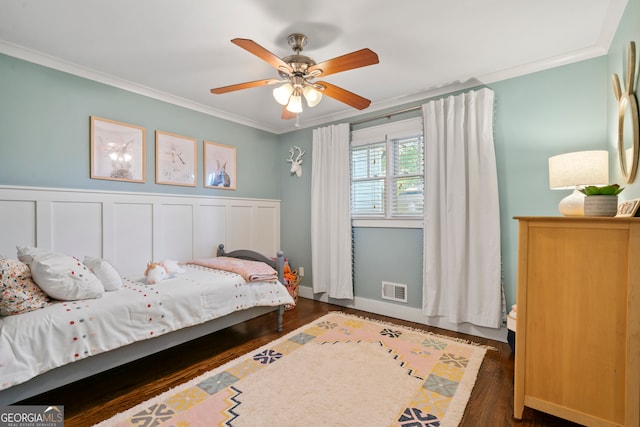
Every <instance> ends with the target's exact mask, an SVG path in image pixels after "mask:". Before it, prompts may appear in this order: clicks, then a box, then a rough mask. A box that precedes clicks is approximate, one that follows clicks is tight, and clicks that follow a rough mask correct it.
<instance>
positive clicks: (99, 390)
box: [21, 298, 577, 427]
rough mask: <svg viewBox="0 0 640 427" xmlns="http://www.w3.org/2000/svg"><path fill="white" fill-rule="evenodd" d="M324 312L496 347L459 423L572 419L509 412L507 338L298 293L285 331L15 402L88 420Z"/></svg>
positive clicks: (267, 321) (238, 331) (249, 330)
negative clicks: (484, 336)
mask: <svg viewBox="0 0 640 427" xmlns="http://www.w3.org/2000/svg"><path fill="white" fill-rule="evenodd" d="M329 311H343V312H345V313H351V314H356V315H359V316H364V317H369V318H373V319H379V320H384V321H389V322H394V323H397V324H400V325H405V326H409V327H413V328H418V329H423V330H427V331H431V332H436V333H440V334H443V335H449V336H453V337H457V338H462V339H466V340H471V341H475V342H477V343H479V344H482V345H488V346H491V347H494V348H495V349H496V350H489V351H487V355H486V357H485V359H484V361H483V362H482V367H481V369H480V373H479V375H478V380H477V382H476V385H475V387H474V389H473V392H472V394H471V399H470V400H469V403H468V405H467V409H466V411H465V414H464V417H463V419H462V422H461V424H460V425H461V426H467V427H469V426H472V427H476V426H482V427H485V426H486V427H494V426H495V427H499V426H516V427H518V426H522V427H530V426H562V427H567V426H572V427H575V426H577V424H574V423H571V422H568V421H564V420H561V419H558V418H555V417H552V416H550V415H547V414H544V413H542V412H538V411H534V410H532V409H529V408H525V412H524V416H523V419H522V420H521V421H516V420H514V419H513V416H512V413H513V367H514V366H513V365H514V359H513V355H512V354H511V350H510V348H509V346H508V345H507V344H506V343H501V342H496V341H491V340H487V339H482V338H477V337H473V336H469V335H464V334H458V333H455V332H450V331H446V330H442V329H437V328H432V327H428V326H425V325H421V324H417V323H411V322H406V321H402V320H397V319H392V318H388V317H384V316H379V315H376V314H372V313H367V312H363V311H358V310H353V309H348V308H344V307H340V306H335V305H330V304H325V303H322V302H317V301H312V300H308V299H303V298H301V299H300V301H299V303H298V306H297V307H296V308H295V310H292V311H287V312H285V316H284V330H283V331H282V332H281V333H277V332H275V327H274V325H275V323H276V315H275V313H270V314H267V315H265V316H262V317H259V318H256V319H253V320H251V321H248V322H245V323H243V324H241V325H236V326H233V327H230V328H227V329H224V330H222V331H219V332H216V333H214V334H211V335H208V336H206V337H203V338H199V339H197V340H194V341H191V342H189V343H186V344H183V345H181V346H179V347H175V348H171V349H168V350H165V351H163V352H161V353H158V354H155V355H152V356H149V357H147V358H145V359H142V360H139V361H135V362H132V363H129V364H127V365H124V366H122V367H118V368H115V369H112V370H110V371H108V372H105V373H103V374H99V375H96V376H93V377H91V378H88V379H85V380H82V381H79V382H77V383H74V384H70V385H68V386H65V387H62V388H59V389H57V390H54V391H52V392H49V393H46V394H43V395H40V396H37V397H34V398H32V399H29V400H26V401H24V402H21V404H31V405H51V404H57V405H64V410H65V427H75V426H80V427H86V426H91V425H93V424H95V423H97V422H100V421H102V420H105V419H107V418H110V417H111V416H113V415H115V414H117V413H118V412H122V411H124V410H125V409H128V408H130V407H132V406H134V405H136V404H138V403H141V402H143V401H144V400H146V399H148V398H150V397H152V396H154V395H157V394H159V393H162V392H164V391H166V390H168V389H170V388H172V387H176V386H178V385H179V384H181V383H183V382H185V381H187V380H189V379H191V378H194V377H196V376H198V375H201V374H203V373H205V372H207V371H209V370H211V369H214V368H216V367H217V366H220V365H222V364H224V363H226V362H228V361H231V360H233V359H235V358H236V357H238V356H241V355H242V354H245V353H247V352H249V351H252V350H254V349H256V348H258V347H261V346H263V345H265V344H267V343H268V342H270V341H272V340H274V339H276V338H278V337H279V336H281V335H284V334H286V333H288V332H291V331H293V330H294V329H297V328H298V327H300V326H303V325H305V324H307V323H309V322H311V321H313V320H315V319H317V318H319V317H321V316H323V315H324V314H326V313H328V312H329Z"/></svg>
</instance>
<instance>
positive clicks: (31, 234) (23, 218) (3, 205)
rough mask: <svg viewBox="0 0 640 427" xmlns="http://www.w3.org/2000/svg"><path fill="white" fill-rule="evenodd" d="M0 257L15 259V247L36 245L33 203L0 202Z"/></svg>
mask: <svg viewBox="0 0 640 427" xmlns="http://www.w3.org/2000/svg"><path fill="white" fill-rule="evenodd" d="M0 218H1V220H0V255H3V256H7V257H16V245H20V246H34V245H35V244H36V203H35V201H32V200H30V201H22V200H0Z"/></svg>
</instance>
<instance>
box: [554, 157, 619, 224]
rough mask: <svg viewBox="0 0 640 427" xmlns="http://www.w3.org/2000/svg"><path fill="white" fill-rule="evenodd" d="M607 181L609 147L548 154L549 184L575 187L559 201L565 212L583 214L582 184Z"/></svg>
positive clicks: (559, 207) (569, 188)
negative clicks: (607, 149)
mask: <svg viewBox="0 0 640 427" xmlns="http://www.w3.org/2000/svg"><path fill="white" fill-rule="evenodd" d="M608 183H609V152H608V151H606V150H592V151H576V152H573V153H565V154H559V155H557V156H553V157H549V187H550V188H551V189H552V190H573V193H571V194H570V195H568V196H567V197H565V198H564V199H562V200H561V201H560V203H559V204H558V209H559V210H560V213H561V214H562V215H564V216H582V215H584V194H582V193H581V192H580V191H578V190H579V189H580V188H584V187H585V186H587V185H607V184H608Z"/></svg>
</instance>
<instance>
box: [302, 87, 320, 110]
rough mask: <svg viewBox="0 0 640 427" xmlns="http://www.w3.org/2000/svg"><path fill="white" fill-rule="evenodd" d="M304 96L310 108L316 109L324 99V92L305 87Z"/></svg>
mask: <svg viewBox="0 0 640 427" xmlns="http://www.w3.org/2000/svg"><path fill="white" fill-rule="evenodd" d="M302 94H303V95H304V98H305V99H306V100H307V105H309V107H315V106H316V105H318V103H319V102H320V100H321V99H322V92H320V91H319V90H316V89H314V88H313V87H312V86H305V87H304V89H302Z"/></svg>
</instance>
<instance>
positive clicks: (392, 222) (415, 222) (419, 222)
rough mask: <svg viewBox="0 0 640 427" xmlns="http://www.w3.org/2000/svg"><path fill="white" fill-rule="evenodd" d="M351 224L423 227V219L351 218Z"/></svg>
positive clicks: (363, 226) (366, 226) (380, 226)
mask: <svg viewBox="0 0 640 427" xmlns="http://www.w3.org/2000/svg"><path fill="white" fill-rule="evenodd" d="M351 225H352V226H354V227H356V228H357V227H361V228H368V227H373V228H424V220H423V219H397V218H389V219H384V218H372V219H368V218H353V219H352V220H351Z"/></svg>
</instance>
